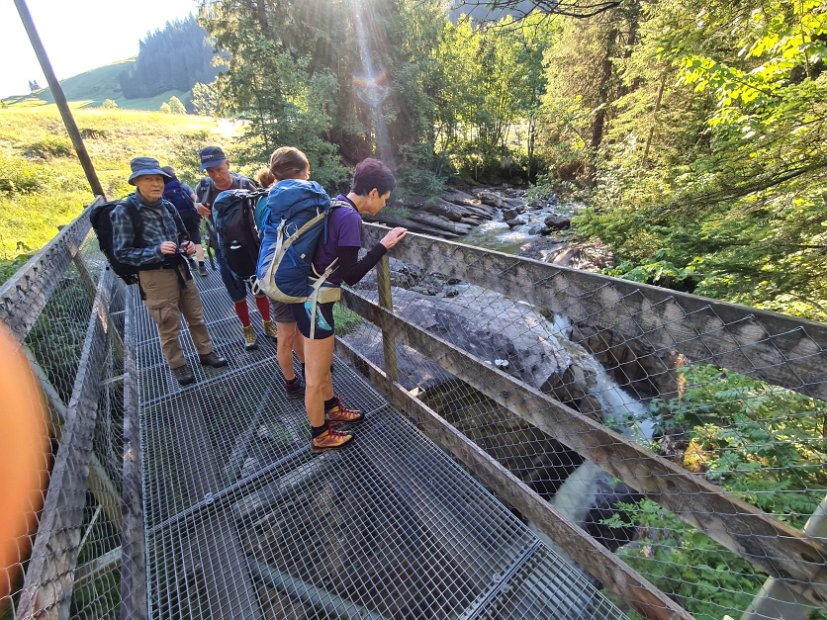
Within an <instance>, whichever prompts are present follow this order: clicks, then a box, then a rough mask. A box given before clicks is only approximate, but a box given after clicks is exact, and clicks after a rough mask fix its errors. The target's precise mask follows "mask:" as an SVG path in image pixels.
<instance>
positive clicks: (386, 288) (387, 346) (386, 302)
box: [376, 254, 399, 381]
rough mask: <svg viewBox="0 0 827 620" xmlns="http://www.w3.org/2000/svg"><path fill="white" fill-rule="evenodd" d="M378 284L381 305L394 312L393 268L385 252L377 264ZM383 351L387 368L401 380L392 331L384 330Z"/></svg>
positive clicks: (389, 372)
mask: <svg viewBox="0 0 827 620" xmlns="http://www.w3.org/2000/svg"><path fill="white" fill-rule="evenodd" d="M376 284H377V286H378V288H379V305H380V306H382V307H383V308H385V310H388V311H389V312H393V299H392V297H391V268H390V261H389V260H388V255H387V254H385V255H384V256H383V257H382V258H381V259H380V260H379V264H378V265H376ZM382 352H383V354H384V358H385V369H386V371H387V373H388V376H389V377H390V378H391V380H393V381H398V380H399V368H398V365H397V361H396V341H395V339H394V337H393V336H392V335H391V333H390V332H388V331H385V330H384V329H383V330H382Z"/></svg>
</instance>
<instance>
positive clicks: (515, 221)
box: [505, 213, 528, 228]
mask: <svg viewBox="0 0 827 620" xmlns="http://www.w3.org/2000/svg"><path fill="white" fill-rule="evenodd" d="M505 223H506V224H508V226H509V228H514V227H515V226H524V225H525V224H528V215H526V214H525V213H521V214H520V215H515V216H514V217H511V218H508V219H506V220H505Z"/></svg>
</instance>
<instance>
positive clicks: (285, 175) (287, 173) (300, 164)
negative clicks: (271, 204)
mask: <svg viewBox="0 0 827 620" xmlns="http://www.w3.org/2000/svg"><path fill="white" fill-rule="evenodd" d="M308 168H310V162H309V161H307V155H305V154H304V153H302V152H301V151H300V150H299V149H297V148H296V147H294V146H280V147H279V148H277V149H276V150H275V151H273V154H272V155H270V172H271V173H272V174H273V176H274V177H276V180H278V181H281V180H282V179H295V178H296V177H298V176H299V175H300V174H301V173H302V172H304V171H305V170H307V169H308Z"/></svg>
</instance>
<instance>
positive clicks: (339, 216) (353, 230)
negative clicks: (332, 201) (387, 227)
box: [313, 194, 362, 286]
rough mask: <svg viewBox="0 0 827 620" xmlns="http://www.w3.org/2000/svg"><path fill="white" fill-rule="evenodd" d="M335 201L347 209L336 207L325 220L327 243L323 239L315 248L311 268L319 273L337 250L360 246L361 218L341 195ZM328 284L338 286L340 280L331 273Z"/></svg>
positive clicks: (333, 257)
mask: <svg viewBox="0 0 827 620" xmlns="http://www.w3.org/2000/svg"><path fill="white" fill-rule="evenodd" d="M336 200H339V201H342V202H345V203H347V204H349V205H350V206H349V207H337V208H335V209H333V212H332V213H331V214H330V218H329V219H328V220H327V242H326V243H325V241H324V239H321V240H320V241H319V245H318V247H317V248H316V256H315V257H314V258H313V266H314V267H315V268H316V271H318V272H319V273H321V272H322V271H324V270H325V269H327V266H328V265H330V263H332V262H333V260H334V259H335V258H336V256H337V255H338V253H339V248H340V247H342V248H347V247H349V248H358V247H361V246H362V217H361V216H360V215H359V212H358V211H357V210H356V208H355V206H354V205H353V203H352V202H351V201H350V200H348V199H347V197H346V196H342V195H341V194H340V195H339V196H337V197H336ZM328 282H330V283H331V284H335V285H336V286H339V285H341V284H342V278H341V276H339V275H338V274H337V272H335V271H334V272H333V273H332V274H331V276H330V278H329V279H328Z"/></svg>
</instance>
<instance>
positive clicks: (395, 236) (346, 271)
mask: <svg viewBox="0 0 827 620" xmlns="http://www.w3.org/2000/svg"><path fill="white" fill-rule="evenodd" d="M407 232H408V230H407V229H406V228H402V227H401V226H397V227H396V228H392V229H391V230H390V231H388V233H387V234H386V235H385V236H384V237H382V239H381V240H380V241H379V243H377V244H376V245H375V246H373V247H372V248H371V249H370V251H369V252H368V253H367V254H365V255H364V256H363V257H362V259H361V260H359V248H357V247H355V246H339V247H338V248H337V250H336V257H337V258H338V259H339V262H338V265H339V266H338V268H337V273H338V274H339V275H340V276H342V280H343V281H344V282H345V283H346V284H350V285H353V284H356V283H357V282H358V281H359V280H361V279H362V278H364V277H365V274H366V273H367V272H368V271H370V270H371V269H373V268H374V267H375V266H376V263H378V262H379V259H380V258H382V257H383V256H384V255H385V254H387V252H388V250H390V249H391V248H392V247H393V246H395V245H396V244H397V243H399V242H400V241H402V239H404V238H405V235H406V234H407Z"/></svg>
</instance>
